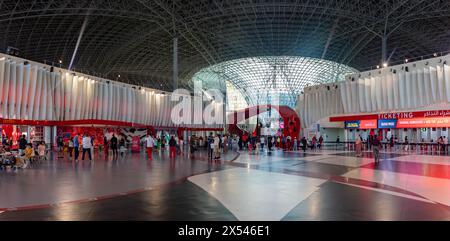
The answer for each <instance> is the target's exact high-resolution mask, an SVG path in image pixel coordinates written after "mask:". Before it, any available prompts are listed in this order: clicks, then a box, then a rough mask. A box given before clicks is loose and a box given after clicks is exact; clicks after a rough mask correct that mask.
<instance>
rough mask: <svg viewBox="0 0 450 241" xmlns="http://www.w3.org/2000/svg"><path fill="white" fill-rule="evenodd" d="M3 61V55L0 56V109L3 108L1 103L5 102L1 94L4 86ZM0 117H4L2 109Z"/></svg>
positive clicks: (4, 59)
mask: <svg viewBox="0 0 450 241" xmlns="http://www.w3.org/2000/svg"><path fill="white" fill-rule="evenodd" d="M5 61H6V58H5V57H3V58H0V86H1V87H2V88H0V110H3V109H4V107H3V104H4V103H5V102H4V101H3V95H4V92H5V88H3V84H4V83H5V82H4V81H5ZM0 117H1V118H5V116H4V114H3V111H0Z"/></svg>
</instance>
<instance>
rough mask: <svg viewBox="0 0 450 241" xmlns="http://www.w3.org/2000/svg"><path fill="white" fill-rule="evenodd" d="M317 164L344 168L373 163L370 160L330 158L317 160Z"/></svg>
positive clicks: (344, 157)
mask: <svg viewBox="0 0 450 241" xmlns="http://www.w3.org/2000/svg"><path fill="white" fill-rule="evenodd" d="M317 162H319V163H325V164H333V165H339V166H346V167H360V166H364V165H367V164H370V163H372V162H374V160H373V159H372V158H361V157H352V156H330V157H329V158H326V159H321V160H318V161H317Z"/></svg>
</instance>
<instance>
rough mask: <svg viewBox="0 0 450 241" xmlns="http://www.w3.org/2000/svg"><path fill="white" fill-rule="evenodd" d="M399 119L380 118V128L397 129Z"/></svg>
mask: <svg viewBox="0 0 450 241" xmlns="http://www.w3.org/2000/svg"><path fill="white" fill-rule="evenodd" d="M395 128H397V120H378V129H395Z"/></svg>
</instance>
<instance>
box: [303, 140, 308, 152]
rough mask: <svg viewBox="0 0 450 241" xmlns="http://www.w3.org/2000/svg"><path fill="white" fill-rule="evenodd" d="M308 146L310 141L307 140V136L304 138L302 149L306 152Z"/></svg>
mask: <svg viewBox="0 0 450 241" xmlns="http://www.w3.org/2000/svg"><path fill="white" fill-rule="evenodd" d="M307 146H308V141H307V140H306V137H303V138H302V149H303V152H306V148H307Z"/></svg>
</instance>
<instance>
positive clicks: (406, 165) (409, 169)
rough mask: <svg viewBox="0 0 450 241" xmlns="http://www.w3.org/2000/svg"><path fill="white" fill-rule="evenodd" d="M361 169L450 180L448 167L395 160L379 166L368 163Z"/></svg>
mask: <svg viewBox="0 0 450 241" xmlns="http://www.w3.org/2000/svg"><path fill="white" fill-rule="evenodd" d="M361 168H368V169H377V170H384V171H391V172H397V173H403V174H410V175H417V176H425V177H435V178H443V179H450V166H449V165H440V164H432V163H417V162H407V161H396V160H384V161H381V162H380V164H378V165H375V164H374V163H370V164H367V165H364V166H361Z"/></svg>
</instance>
